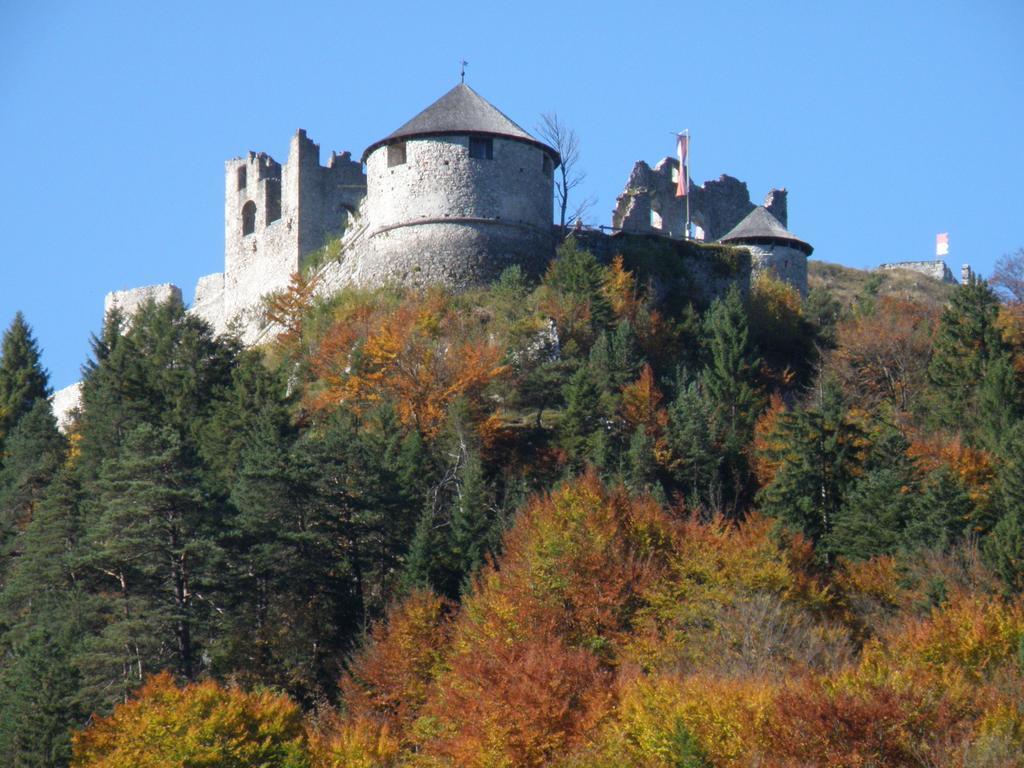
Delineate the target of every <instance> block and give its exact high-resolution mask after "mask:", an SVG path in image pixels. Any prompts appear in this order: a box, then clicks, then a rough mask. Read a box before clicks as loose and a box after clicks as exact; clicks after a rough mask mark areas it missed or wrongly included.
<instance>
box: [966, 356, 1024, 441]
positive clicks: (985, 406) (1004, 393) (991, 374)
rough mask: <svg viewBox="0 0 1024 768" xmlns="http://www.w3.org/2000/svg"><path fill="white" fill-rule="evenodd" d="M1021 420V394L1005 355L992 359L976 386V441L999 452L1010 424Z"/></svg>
mask: <svg viewBox="0 0 1024 768" xmlns="http://www.w3.org/2000/svg"><path fill="white" fill-rule="evenodd" d="M1021 418H1024V392H1022V389H1021V386H1020V385H1019V384H1018V382H1017V373H1016V371H1015V370H1014V367H1013V361H1012V360H1011V359H1010V355H1009V354H1008V353H1005V352H1004V353H1002V354H999V355H998V356H996V357H995V358H994V359H992V360H991V361H990V362H989V364H988V365H987V366H986V368H985V376H984V378H983V379H982V380H981V383H980V384H979V385H978V390H977V414H976V420H977V424H978V438H979V441H980V442H981V444H982V445H984V446H985V447H986V448H987V449H988V450H990V451H992V452H993V453H1002V452H1003V448H1004V441H1005V440H1006V439H1007V436H1008V435H1009V434H1010V433H1011V431H1012V427H1013V425H1014V424H1015V423H1016V422H1017V421H1019V420H1021Z"/></svg>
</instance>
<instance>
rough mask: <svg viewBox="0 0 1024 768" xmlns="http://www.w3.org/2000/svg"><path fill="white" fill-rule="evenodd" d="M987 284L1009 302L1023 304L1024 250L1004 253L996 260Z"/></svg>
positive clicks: (1019, 249)
mask: <svg viewBox="0 0 1024 768" xmlns="http://www.w3.org/2000/svg"><path fill="white" fill-rule="evenodd" d="M989 284H990V285H991V286H992V287H993V288H995V289H996V290H997V291H998V292H999V293H1000V295H1002V296H1004V297H1006V298H1007V299H1008V300H1009V301H1012V302H1016V303H1018V304H1019V303H1021V302H1024V248H1018V249H1017V250H1016V251H1014V252H1013V253H1004V254H1003V255H1002V256H1000V257H999V258H998V259H996V267H995V271H994V272H993V273H992V279H991V280H989Z"/></svg>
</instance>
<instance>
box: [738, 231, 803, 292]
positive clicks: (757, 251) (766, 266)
mask: <svg viewBox="0 0 1024 768" xmlns="http://www.w3.org/2000/svg"><path fill="white" fill-rule="evenodd" d="M738 247H742V248H746V249H747V250H748V251H750V268H751V278H752V279H753V278H755V277H757V275H759V274H761V273H762V272H770V273H771V274H773V275H775V276H776V277H777V278H779V279H780V280H783V281H785V282H787V283H789V284H790V285H792V286H793V287H794V288H796V289H797V290H798V291H800V295H801V296H803V297H804V298H806V297H807V254H805V253H804V252H803V251H801V250H798V249H796V248H790V247H789V246H786V245H780V244H777V243H776V244H768V243H765V244H760V245H750V244H745V245H742V246H738Z"/></svg>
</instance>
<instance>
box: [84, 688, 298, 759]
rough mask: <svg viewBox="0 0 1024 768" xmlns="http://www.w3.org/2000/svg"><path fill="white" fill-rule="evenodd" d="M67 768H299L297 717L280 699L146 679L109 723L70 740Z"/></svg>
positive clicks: (100, 720) (100, 721)
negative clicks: (197, 767) (195, 767)
mask: <svg viewBox="0 0 1024 768" xmlns="http://www.w3.org/2000/svg"><path fill="white" fill-rule="evenodd" d="M71 765H72V766H73V767H74V768H122V767H123V768H129V767H130V768H159V767H160V766H168V765H211V766H213V765H216V766H223V767H224V768H247V767H248V766H256V765H259V766H266V768H306V767H307V766H308V765H309V762H308V756H307V753H306V736H305V733H304V730H303V723H302V713H301V710H300V709H299V707H298V706H297V705H296V704H295V703H294V702H292V701H290V700H289V699H288V698H287V697H285V696H281V695H279V694H275V693H272V692H270V691H266V690H265V691H257V692H253V693H247V692H245V691H243V690H241V689H239V688H235V687H224V686H221V685H219V684H217V683H215V682H213V681H212V680H208V681H205V682H202V683H193V684H191V685H186V686H184V687H182V688H179V687H178V686H177V685H176V684H175V683H174V679H173V678H172V677H171V676H170V675H169V674H166V673H162V674H159V675H155V676H153V677H151V678H150V679H149V680H148V681H147V682H146V684H145V685H144V686H143V687H142V688H141V689H140V690H139V691H138V692H136V694H135V695H134V696H133V697H132V699H131V700H130V701H127V702H125V703H123V704H120V705H118V706H117V707H116V708H115V709H114V712H113V714H112V715H110V716H109V717H97V718H94V719H93V721H92V722H91V723H90V725H89V727H88V728H86V729H85V730H84V731H81V732H79V733H77V734H75V737H74V757H73V759H72V761H71Z"/></svg>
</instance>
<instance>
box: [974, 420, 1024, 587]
mask: <svg viewBox="0 0 1024 768" xmlns="http://www.w3.org/2000/svg"><path fill="white" fill-rule="evenodd" d="M1006 446H1007V452H1006V457H1005V459H1004V463H1003V466H1002V467H1001V469H1000V472H999V478H998V479H999V496H1000V506H1001V507H1002V516H1001V517H1000V519H999V522H998V523H996V525H995V527H994V528H993V529H992V531H991V533H989V535H988V537H987V538H986V539H985V541H984V544H983V552H984V555H985V559H986V561H987V562H988V563H989V565H990V566H991V567H992V569H993V570H994V571H995V572H996V573H997V574H998V575H999V577H1000V578H1001V579H1002V580H1003V583H1004V584H1005V586H1006V589H1007V590H1008V591H1009V592H1011V593H1013V594H1020V593H1021V591H1022V590H1024V421H1022V422H1017V424H1016V425H1014V427H1013V429H1012V431H1011V433H1010V434H1009V436H1008V437H1007V440H1006Z"/></svg>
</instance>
